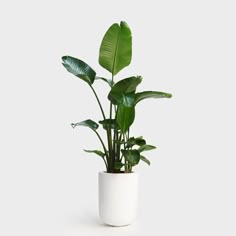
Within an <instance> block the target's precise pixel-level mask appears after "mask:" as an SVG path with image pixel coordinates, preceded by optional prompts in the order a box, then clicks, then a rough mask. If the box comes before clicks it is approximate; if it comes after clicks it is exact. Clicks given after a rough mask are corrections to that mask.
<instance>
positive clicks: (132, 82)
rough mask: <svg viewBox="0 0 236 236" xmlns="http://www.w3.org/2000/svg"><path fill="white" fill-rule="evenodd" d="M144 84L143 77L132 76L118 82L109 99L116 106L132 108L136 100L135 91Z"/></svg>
mask: <svg viewBox="0 0 236 236" xmlns="http://www.w3.org/2000/svg"><path fill="white" fill-rule="evenodd" d="M141 82H142V77H141V76H132V77H129V78H126V79H123V80H120V81H119V82H117V83H116V84H115V85H114V86H113V87H112V89H111V91H110V93H109V94H108V99H109V100H110V101H111V102H112V103H113V104H115V105H117V104H123V105H126V106H132V105H133V104H134V99H135V94H134V92H135V90H136V88H137V86H138V85H139V84H140V83H141Z"/></svg>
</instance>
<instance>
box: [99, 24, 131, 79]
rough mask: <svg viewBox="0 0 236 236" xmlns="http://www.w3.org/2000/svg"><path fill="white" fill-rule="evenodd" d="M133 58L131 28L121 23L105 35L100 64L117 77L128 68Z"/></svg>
mask: <svg viewBox="0 0 236 236" xmlns="http://www.w3.org/2000/svg"><path fill="white" fill-rule="evenodd" d="M131 57H132V36H131V30H130V28H129V26H128V25H127V24H126V23H125V22H124V21H121V23H120V25H119V24H113V25H112V26H111V27H110V28H109V29H108V30H107V32H106V33H105V35H104V37H103V40H102V43H101V46H100V51H99V64H100V65H101V66H102V67H103V68H105V69H106V70H108V71H109V72H111V73H112V75H116V74H117V73H118V72H119V71H120V70H122V69H123V68H125V67H126V66H128V65H129V64H130V62H131Z"/></svg>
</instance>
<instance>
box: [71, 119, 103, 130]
mask: <svg viewBox="0 0 236 236" xmlns="http://www.w3.org/2000/svg"><path fill="white" fill-rule="evenodd" d="M71 126H72V128H75V127H76V126H87V127H89V128H90V129H92V130H96V129H97V128H98V127H99V125H98V124H97V123H96V122H94V121H93V120H84V121H81V122H79V123H72V124H71Z"/></svg>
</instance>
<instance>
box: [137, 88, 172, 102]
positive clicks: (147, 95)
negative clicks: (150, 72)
mask: <svg viewBox="0 0 236 236" xmlns="http://www.w3.org/2000/svg"><path fill="white" fill-rule="evenodd" d="M171 97H172V95H171V94H170V93H163V92H158V91H144V92H141V93H136V94H135V104H137V103H138V102H140V101H142V100H143V99H146V98H171Z"/></svg>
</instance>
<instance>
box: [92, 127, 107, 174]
mask: <svg viewBox="0 0 236 236" xmlns="http://www.w3.org/2000/svg"><path fill="white" fill-rule="evenodd" d="M93 131H94V132H95V134H96V135H97V137H98V139H99V140H100V142H101V144H102V147H103V150H104V152H105V155H106V159H107V161H108V155H107V149H106V146H105V144H104V143H103V141H102V138H101V136H100V135H99V133H98V132H97V131H96V130H94V129H93ZM103 160H104V162H105V165H106V168H107V170H108V165H107V163H106V161H105V159H104V158H103Z"/></svg>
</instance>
